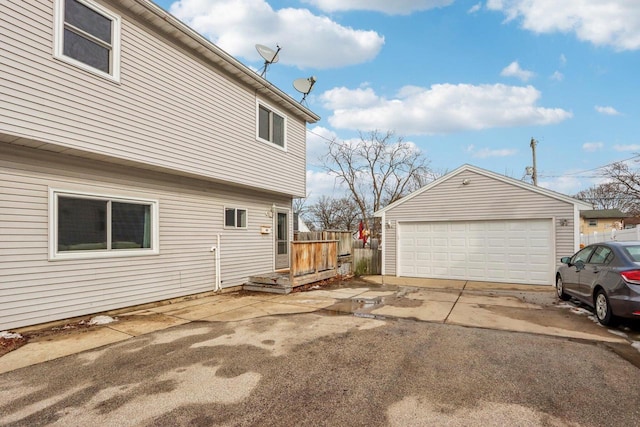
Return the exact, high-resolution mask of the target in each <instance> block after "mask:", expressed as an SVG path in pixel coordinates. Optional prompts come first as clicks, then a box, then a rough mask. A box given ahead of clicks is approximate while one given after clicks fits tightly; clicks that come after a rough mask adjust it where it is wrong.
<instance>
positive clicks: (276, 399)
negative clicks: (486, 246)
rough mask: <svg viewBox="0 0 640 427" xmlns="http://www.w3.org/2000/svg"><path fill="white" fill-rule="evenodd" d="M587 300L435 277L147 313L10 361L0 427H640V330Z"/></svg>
mask: <svg viewBox="0 0 640 427" xmlns="http://www.w3.org/2000/svg"><path fill="white" fill-rule="evenodd" d="M378 281H381V279H380V278H378ZM447 307H448V309H447ZM580 310H582V309H581V308H580V307H572V306H558V305H557V304H556V301H555V298H553V293H552V291H550V290H549V289H544V288H542V289H536V288H520V287H507V286H487V285H486V284H473V283H463V284H461V285H460V286H459V287H458V285H457V284H452V283H449V284H448V285H446V286H445V285H443V284H442V283H429V282H424V281H423V282H420V283H388V281H387V282H386V283H385V284H384V285H381V284H376V283H375V281H374V282H369V283H355V284H354V283H349V284H342V285H339V286H335V287H332V288H322V289H317V290H314V291H312V292H305V293H300V294H291V295H288V296H277V295H256V294H240V295H223V296H216V297H212V298H210V299H199V300H189V301H183V302H178V303H175V304H170V305H164V306H159V307H154V308H146V309H144V310H137V311H133V312H128V313H121V314H119V315H118V321H117V322H114V323H112V324H109V325H106V326H104V327H100V328H96V329H87V330H84V332H80V331H75V332H73V331H72V332H70V333H68V334H61V335H59V336H55V335H52V336H49V337H48V338H47V337H45V338H43V340H42V341H37V340H36V341H35V342H32V343H30V344H27V345H26V346H24V347H22V348H21V349H19V350H17V351H16V352H13V353H9V354H8V355H5V356H4V357H2V358H0V368H3V367H4V368H5V373H4V374H2V375H0V424H1V425H25V426H26V425H28V426H35V425H64V426H75V425H77V426H80V425H82V426H86V425H89V424H94V425H101V426H102V425H106V426H108V425H114V426H116V425H117V426H123V425H202V426H205V425H230V426H231V425H287V426H291V425H367V426H370V425H398V426H399V425H403V426H404V425H443V424H446V425H469V424H482V425H585V426H589V425H594V426H595V425H605V424H607V425H633V424H635V423H637V420H638V419H639V416H640V393H639V392H638V385H639V384H640V369H639V368H638V367H637V366H635V365H634V364H633V363H635V361H634V360H635V359H634V357H635V354H638V355H640V352H639V351H638V350H637V349H635V348H634V347H633V346H632V344H634V339H635V335H634V334H636V332H637V331H635V330H634V329H630V330H626V331H625V330H612V331H610V330H608V329H605V328H602V327H600V326H599V325H597V324H596V323H594V322H593V321H592V320H591V319H589V317H588V315H587V314H580ZM163 323H164V326H163V327H161V326H160V325H161V324H163ZM525 329H527V330H525ZM104 331H110V332H104ZM91 334H95V335H93V336H92V338H89V337H90V336H91ZM98 336H104V337H108V339H109V340H111V343H105V344H100V342H101V341H100V339H98V338H97V337H98ZM125 336H126V338H125ZM120 338H122V339H120ZM83 339H84V340H85V344H84V346H86V347H88V348H89V349H86V350H84V351H80V350H79V348H81V347H82V345H79V343H81V342H83ZM89 341H92V342H93V344H89V343H88V342H89ZM74 344H75V345H79V346H78V347H76V348H75V350H73V351H71V350H69V349H70V348H72V347H73V346H74ZM29 346H31V347H29ZM91 346H93V347H91ZM56 348H58V349H60V348H67V350H68V352H70V353H71V354H69V355H67V356H64V357H58V358H55V359H53V360H50V361H47V362H44V363H37V364H29V363H25V364H24V365H25V366H24V367H23V368H19V369H13V370H9V369H7V366H9V364H10V363H12V360H13V359H14V358H16V356H15V355H18V356H21V358H22V359H25V358H26V359H28V358H29V354H30V353H39V352H40V353H46V352H47V349H48V350H50V351H54V350H55V349H56ZM59 351H60V352H61V353H60V355H61V356H62V355H63V354H62V353H63V352H62V351H61V350H59ZM620 355H622V356H624V357H621V356H620ZM630 362H631V363H630ZM638 366H640V364H639V365H638ZM14 367H15V366H14Z"/></svg>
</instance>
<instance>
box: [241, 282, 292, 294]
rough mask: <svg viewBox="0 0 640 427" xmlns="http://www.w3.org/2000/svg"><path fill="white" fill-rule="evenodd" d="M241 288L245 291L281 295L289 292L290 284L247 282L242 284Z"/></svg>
mask: <svg viewBox="0 0 640 427" xmlns="http://www.w3.org/2000/svg"><path fill="white" fill-rule="evenodd" d="M242 289H243V290H245V291H254V292H270V293H273V294H283V295H284V294H288V293H291V286H285V285H281V284H267V283H256V282H247V283H245V284H244V285H242Z"/></svg>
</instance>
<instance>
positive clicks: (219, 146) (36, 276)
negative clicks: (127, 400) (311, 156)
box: [0, 0, 319, 330]
mask: <svg viewBox="0 0 640 427" xmlns="http://www.w3.org/2000/svg"><path fill="white" fill-rule="evenodd" d="M0 27H1V28H2V31H0V235H1V237H0V330H4V329H8V328H15V327H20V326H25V325H32V324H36V323H41V322H46V321H52V320H58V319H63V318H68V317H72V316H78V315H85V314H90V313H95V312H99V311H103V310H108V309H116V308H120V307H125V306H130V305H135V304H140V303H147V302H152V301H158V300H162V299H167V298H173V297H179V296H184V295H189V294H195V293H200V292H204V291H210V290H213V289H214V286H216V284H218V283H219V284H221V286H222V287H223V288H224V287H232V286H236V285H241V284H243V283H244V282H245V281H246V280H247V278H248V276H249V275H253V274H262V273H266V272H270V271H274V270H275V269H280V268H286V267H288V262H289V255H288V248H289V241H290V240H291V236H292V234H293V233H292V231H293V215H292V210H291V208H292V199H293V198H295V197H304V196H305V195H306V191H305V170H306V165H305V156H306V141H305V138H306V136H305V135H306V124H307V123H313V122H316V121H317V120H319V117H318V116H317V115H316V114H314V113H313V112H311V111H310V110H308V109H307V108H305V107H304V106H302V105H301V104H300V103H298V102H296V101H295V100H294V99H292V98H291V97H290V96H288V95H287V94H285V93H284V92H282V91H280V90H279V89H277V88H275V87H274V86H273V85H271V84H270V83H268V82H267V81H266V80H264V79H263V78H261V77H260V76H259V75H257V74H256V73H255V72H254V71H252V70H251V69H249V68H248V67H246V66H244V65H242V64H241V63H240V62H238V61H237V60H236V59H234V58H233V57H231V56H230V55H228V54H227V53H225V52H224V51H222V50H221V49H220V48H218V47H216V46H215V45H214V44H212V43H210V42H209V41H207V40H206V39H205V38H203V37H202V36H200V35H199V34H197V33H195V32H194V31H193V30H191V29H189V28H188V27H187V26H185V25H184V24H182V23H181V22H179V21H178V20H176V19H175V18H174V17H172V16H171V15H169V14H168V13H166V12H165V11H163V10H162V9H161V8H160V7H158V6H156V5H155V4H153V3H152V2H151V1H148V0H109V1H106V0H105V1H102V0H100V1H96V0H3V1H2V2H0ZM218 239H219V242H220V243H219V246H218ZM214 246H215V249H214ZM216 255H219V256H220V258H219V271H217V268H216V265H217V262H216Z"/></svg>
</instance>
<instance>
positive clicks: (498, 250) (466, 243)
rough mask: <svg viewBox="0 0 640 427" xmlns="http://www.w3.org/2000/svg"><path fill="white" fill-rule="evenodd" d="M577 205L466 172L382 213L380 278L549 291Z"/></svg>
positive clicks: (575, 233)
mask: <svg viewBox="0 0 640 427" xmlns="http://www.w3.org/2000/svg"><path fill="white" fill-rule="evenodd" d="M589 207H591V205H589V204H587V203H585V202H582V201H580V200H577V199H574V198H571V197H568V196H565V195H562V194H559V193H556V192H553V191H550V190H547V189H544V188H541V187H535V186H533V185H531V184H528V183H525V182H522V181H518V180H516V179H513V178H508V177H505V176H502V175H499V174H496V173H493V172H490V171H487V170H484V169H480V168H477V167H474V166H470V165H464V166H462V167H460V168H458V169H456V170H455V171H453V172H451V173H449V174H447V175H445V176H443V177H441V178H439V179H437V180H436V181H434V182H432V183H431V184H429V185H427V186H425V187H423V188H421V189H419V190H417V191H415V192H413V193H411V194H410V195H408V196H406V197H404V198H402V199H400V200H398V201H397V202H395V203H392V204H390V205H389V206H387V207H385V208H384V209H381V210H380V211H378V212H376V213H375V216H377V217H381V218H382V224H383V227H382V228H383V231H382V259H383V261H382V274H383V275H390V276H398V277H400V276H404V277H424V278H442V279H460V280H472V281H493V282H506V283H523V284H538V285H552V284H553V283H554V272H555V269H556V266H557V265H558V263H559V259H560V257H562V256H566V255H571V254H573V253H574V252H575V251H576V250H577V249H578V247H579V244H580V233H579V227H578V224H579V211H580V209H588V208H589Z"/></svg>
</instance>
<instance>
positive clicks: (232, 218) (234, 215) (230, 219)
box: [224, 208, 247, 228]
mask: <svg viewBox="0 0 640 427" xmlns="http://www.w3.org/2000/svg"><path fill="white" fill-rule="evenodd" d="M224 226H225V227H228V228H247V210H246V209H237V208H224Z"/></svg>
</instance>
